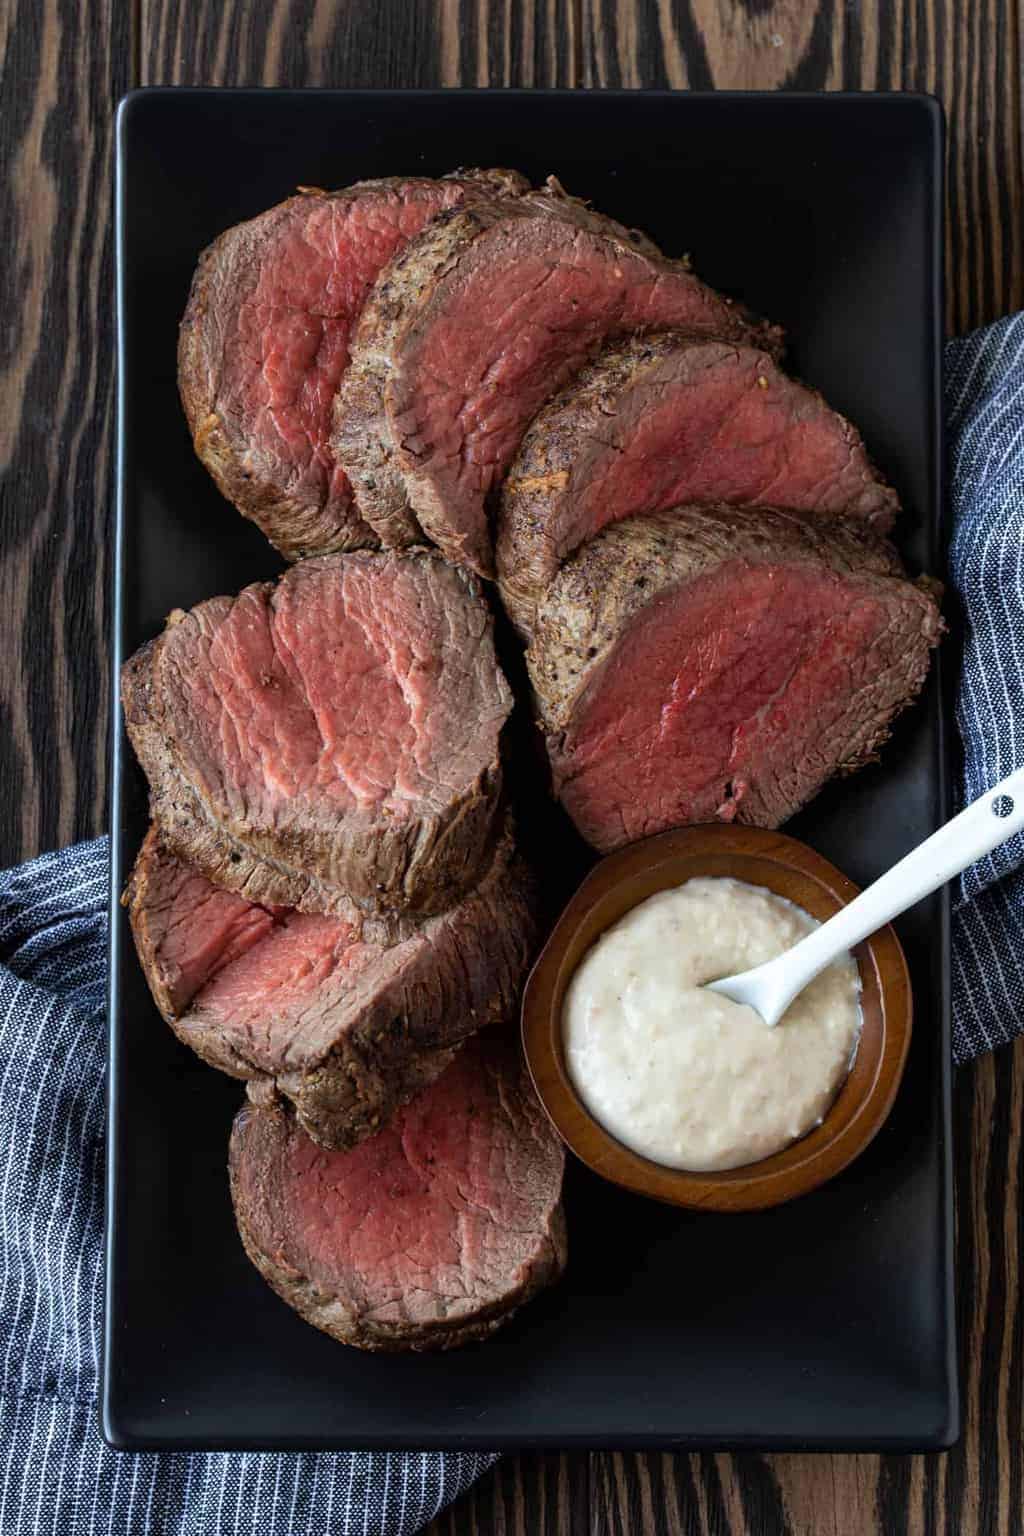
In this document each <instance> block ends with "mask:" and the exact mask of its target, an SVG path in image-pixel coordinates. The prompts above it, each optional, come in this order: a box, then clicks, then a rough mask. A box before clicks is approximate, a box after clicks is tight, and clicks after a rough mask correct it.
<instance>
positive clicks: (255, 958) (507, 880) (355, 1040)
mask: <svg viewBox="0 0 1024 1536" xmlns="http://www.w3.org/2000/svg"><path fill="white" fill-rule="evenodd" d="M531 898H532V892H531V888H530V883H529V880H528V878H527V874H526V871H525V868H524V866H523V864H522V862H521V860H520V859H519V858H518V857H517V856H516V854H515V850H514V843H513V838H512V835H511V831H510V830H507V831H506V833H505V834H504V836H503V837H502V839H501V840H500V842H499V844H498V846H497V849H496V851H495V856H494V859H493V861H492V864H491V868H490V869H489V871H488V872H487V874H486V875H485V877H484V879H483V880H482V882H481V883H480V885H479V886H478V887H477V889H476V890H475V891H473V892H472V894H471V895H469V896H467V897H466V898H465V899H464V900H463V901H462V902H460V903H459V905H458V906H456V907H454V908H452V909H451V911H449V912H446V913H444V914H443V915H441V916H440V917H434V918H430V919H428V920H427V921H426V922H425V923H423V924H422V925H420V926H418V927H414V926H412V925H409V926H408V927H407V928H406V929H405V931H404V932H403V933H401V934H400V935H398V936H394V937H392V936H389V935H386V934H384V933H382V932H381V930H380V928H379V925H376V924H375V923H374V921H373V920H372V919H370V920H361V918H360V916H359V915H358V914H355V913H353V914H352V916H351V917H350V918H349V919H347V920H345V919H338V918H334V917H315V916H306V915H303V914H301V913H298V912H295V911H291V910H289V909H287V908H280V907H279V908H275V909H273V910H271V911H268V910H267V909H265V908H263V907H260V906H256V905H253V904H252V903H249V902H245V901H243V900H242V899H241V898H240V897H238V896H235V895H232V894H231V893H229V892H227V891H222V890H219V889H218V888H217V887H215V886H213V885H211V884H210V883H209V882H208V881H207V880H205V879H204V878H203V876H202V875H200V874H198V873H197V872H196V871H195V870H193V869H191V868H189V866H188V865H186V864H184V863H182V861H181V860H179V859H177V858H175V857H174V855H173V854H171V853H170V852H168V850H167V849H166V848H165V847H164V846H163V845H162V843H161V840H160V838H159V835H158V834H157V833H156V831H155V830H151V831H150V834H149V836H148V837H147V838H146V841H145V842H144V844H143V846H142V849H141V850H140V853H139V857H138V859H137V861H136V865H135V870H134V872H133V874H132V879H131V882H130V884H129V888H128V892H127V897H126V900H127V904H128V908H129V913H130V917H131V923H132V930H133V933H134V935H135V942H136V948H137V950H138V954H139V960H140V962H141V964H142V968H143V970H144V972H145V974H146V978H147V980H148V982H149V985H150V989H151V991H152V993H153V997H154V999H155V1000H156V1003H157V1006H158V1007H159V1008H160V1010H161V1012H162V1013H163V1015H164V1017H165V1018H166V1019H167V1021H168V1023H169V1024H170V1025H171V1027H172V1028H173V1029H174V1031H175V1033H176V1034H177V1035H178V1037H179V1038H180V1039H181V1040H183V1041H184V1042H185V1044H186V1045H188V1046H190V1047H191V1049H192V1050H194V1051H195V1052H196V1053H197V1055H199V1056H201V1057H202V1058H203V1060H204V1061H206V1062H208V1063H209V1064H210V1065H211V1066H214V1067H219V1068H220V1070H221V1071H224V1072H229V1073H231V1074H232V1075H233V1076H235V1077H240V1078H243V1079H245V1080H246V1081H247V1082H248V1084H249V1088H250V1092H251V1094H252V1095H253V1096H254V1097H256V1098H258V1099H260V1100H263V1101H265V1100H267V1098H268V1097H270V1098H272V1097H273V1096H275V1095H276V1094H282V1095H284V1096H285V1097H286V1098H288V1099H290V1100H291V1102H292V1104H293V1105H294V1108H295V1111H296V1113H297V1115H298V1118H299V1121H300V1123H301V1124H302V1126H303V1127H304V1129H305V1131H306V1132H307V1134H308V1135H310V1136H312V1137H313V1138H314V1139H315V1140H316V1141H317V1142H319V1143H320V1144H321V1145H323V1146H328V1147H345V1146H351V1145H353V1144H354V1143H355V1142H357V1141H359V1140H361V1139H362V1138H363V1137H364V1136H369V1135H372V1134H373V1132H374V1131H375V1130H376V1129H378V1128H379V1126H380V1125H381V1124H382V1123H384V1122H385V1121H386V1120H387V1119H388V1117H389V1116H390V1115H391V1113H392V1112H393V1111H394V1109H395V1108H396V1107H397V1106H398V1105H399V1104H402V1103H404V1102H405V1101H406V1100H407V1099H408V1098H410V1097H411V1095H412V1094H413V1093H415V1092H417V1091H418V1090H419V1089H420V1088H421V1087H423V1086H424V1084H425V1083H427V1082H430V1081H431V1080H432V1079H433V1078H434V1077H436V1076H437V1075H438V1073H439V1072H441V1071H443V1070H444V1068H445V1067H446V1066H447V1065H448V1063H449V1061H450V1060H451V1058H452V1053H453V1051H454V1049H455V1048H456V1047H457V1046H458V1045H459V1044H460V1043H461V1042H462V1041H463V1040H464V1039H466V1038H467V1036H469V1035H470V1034H472V1033H473V1032H474V1031H476V1030H478V1029H481V1028H482V1027H483V1026H484V1025H487V1024H490V1023H494V1022H495V1021H496V1020H499V1019H503V1018H507V1017H508V1016H509V1015H510V1013H511V1012H512V1011H513V1010H514V1008H515V1006H516V1003H517V1000H518V993H519V987H520V985H521V983H522V981H523V979H524V977H525V974H526V968H527V966H528V964H529V961H530V958H531V954H532V951H533V947H534V943H535V938H536V929H535V923H534V919H533V917H532V914H531V905H532V899H531Z"/></svg>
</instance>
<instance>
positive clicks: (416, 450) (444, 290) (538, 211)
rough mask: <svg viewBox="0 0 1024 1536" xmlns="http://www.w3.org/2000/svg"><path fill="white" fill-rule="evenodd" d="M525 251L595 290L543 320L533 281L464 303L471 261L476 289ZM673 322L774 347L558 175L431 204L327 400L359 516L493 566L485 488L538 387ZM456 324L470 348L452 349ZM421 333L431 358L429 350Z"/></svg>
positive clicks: (372, 304)
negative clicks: (520, 187) (443, 205)
mask: <svg viewBox="0 0 1024 1536" xmlns="http://www.w3.org/2000/svg"><path fill="white" fill-rule="evenodd" d="M527 257H528V258H529V259H530V260H531V261H533V262H535V263H537V264H538V265H539V270H541V271H544V272H546V273H547V274H548V277H549V278H550V277H551V276H552V274H560V275H561V277H560V280H562V281H568V280H570V278H568V277H565V276H564V275H565V274H570V276H571V273H572V271H573V269H574V268H578V269H579V270H580V271H583V270H586V272H587V273H588V275H589V276H591V277H594V282H593V283H591V285H590V288H589V289H588V290H587V291H588V292H589V294H590V297H589V298H586V297H585V298H577V297H576V296H575V294H574V293H570V292H566V294H565V295H564V302H563V297H562V295H561V293H560V291H559V293H557V294H556V293H555V291H554V290H552V293H551V301H552V305H553V315H552V317H551V318H550V319H549V317H548V316H547V315H546V313H545V314H544V315H542V316H539V317H538V315H537V314H536V313H535V302H534V301H535V297H536V296H535V295H534V294H532V293H529V292H525V293H524V292H520V293H518V294H517V297H516V301H515V304H514V305H512V309H514V310H515V316H514V317H513V318H511V319H510V318H509V316H510V310H509V309H508V308H507V307H506V306H505V305H504V303H502V304H501V306H499V311H498V313H496V314H495V315H489V314H477V313H474V312H472V310H470V311H469V312H467V309H466V303H465V300H464V295H463V293H462V291H461V290H462V286H463V285H464V283H465V282H467V281H469V277H468V276H467V274H469V273H471V272H472V271H473V269H474V268H476V269H478V279H480V280H482V281H483V283H484V285H485V286H490V285H492V284H493V283H496V282H497V281H498V280H499V278H505V279H507V280H509V281H511V280H512V276H513V275H514V274H515V271H516V265H517V262H521V261H522V260H523V259H525V258H527ZM595 274H596V276H595ZM538 281H541V280H540V279H538ZM631 285H632V286H631ZM541 286H544V281H541ZM485 298H486V295H485ZM472 302H479V298H478V296H477V295H476V294H475V292H474V298H473V301H472ZM520 310H521V315H520ZM684 320H685V321H686V322H688V328H691V329H693V330H694V331H695V332H697V333H700V334H704V335H708V334H711V335H720V336H724V337H730V338H737V339H740V338H743V339H750V338H756V339H759V340H760V341H761V343H762V344H764V345H766V346H767V347H768V348H769V349H770V350H777V349H778V346H779V344H780V338H779V333H778V332H777V331H776V330H775V329H773V328H771V327H768V326H766V325H764V324H763V323H761V322H758V321H755V320H754V319H753V318H752V317H751V316H749V315H748V314H747V313H746V311H745V310H744V309H743V308H742V306H741V305H739V304H735V303H733V302H732V301H730V300H728V299H725V298H723V297H722V296H721V295H719V294H716V293H714V292H713V291H712V290H711V289H709V288H707V287H706V286H705V285H704V284H702V283H701V282H700V281H699V280H698V279H697V278H696V277H694V275H693V274H692V273H691V272H690V271H689V269H688V267H687V265H686V264H685V263H684V262H680V261H670V260H668V259H667V258H666V257H664V256H662V255H660V253H659V252H658V251H657V249H656V247H654V246H653V245H652V244H651V242H650V241H649V240H647V239H646V237H643V236H640V235H638V234H636V233H635V232H634V231H630V230H626V229H625V228H623V226H622V225H620V224H616V223H615V222H614V221H613V220H611V219H607V218H605V217H603V216H602V215H600V214H598V213H595V212H594V211H593V210H591V209H590V208H588V207H586V206H585V205H584V204H583V203H581V202H579V201H578V200H577V199H575V198H570V197H567V196H566V195H565V194H564V193H563V192H562V191H561V189H560V188H558V187H557V186H553V187H550V188H549V190H547V191H545V192H531V193H528V194H526V195H525V196H523V197H521V198H517V199H515V200H514V201H513V200H509V199H498V200H494V201H487V200H486V199H481V200H480V201H478V202H474V203H473V204H472V205H470V206H466V207H463V208H457V209H452V210H448V211H446V212H444V213H442V214H440V215H439V216H438V217H437V218H436V219H434V220H433V221H432V222H431V224H430V225H428V226H427V227H426V228H425V229H424V230H423V232H422V233H421V234H420V235H418V236H417V237H416V238H415V239H414V240H411V241H410V242H409V244H408V245H407V246H406V247H405V248H404V250H403V251H402V252H401V253H399V255H398V256H397V257H396V258H395V259H394V260H393V261H392V262H391V264H390V265H389V266H388V267H387V268H386V269H385V270H384V271H383V272H382V273H381V276H380V278H379V279H378V282H377V284H376V287H375V288H374V290H373V293H372V294H371V296H370V297H369V299H368V300H367V303H366V306H365V308H364V310H363V314H362V318H361V320H360V322H359V326H358V328H357V331H356V334H355V337H354V339H353V345H352V361H351V364H350V366H349V368H348V370H347V372H346V374H345V377H344V379H343V380H342V383H341V387H340V389H339V392H338V396H337V399H336V401H335V434H334V438H333V447H334V452H335V456H336V458H337V461H338V463H339V464H341V465H343V466H344V468H345V470H346V472H347V473H348V476H349V478H350V480H351V481H352V484H353V485H354V487H355V489H356V496H357V499H358V502H359V507H360V510H361V512H362V514H363V516H364V517H365V518H366V520H367V521H368V522H369V523H370V524H371V525H372V526H373V528H374V529H375V530H376V532H377V533H378V534H379V535H380V537H381V539H382V541H383V542H384V543H385V544H387V545H390V546H393V547H397V546H400V545H403V544H409V543H417V542H419V541H420V540H421V538H422V537H423V535H424V534H425V535H426V536H427V537H428V538H430V539H432V540H433V541H434V542H435V543H436V544H438V545H439V547H440V548H441V549H442V550H443V551H444V552H445V554H446V555H447V556H448V557H449V559H452V560H454V561H456V562H458V563H462V564H466V565H469V566H470V567H471V568H472V569H474V570H476V571H478V572H480V573H481V574H483V575H490V574H492V570H493V561H492V551H491V541H490V534H489V530H488V527H487V518H486V501H487V497H488V495H489V493H490V491H491V490H492V489H493V488H494V487H495V486H496V484H497V482H498V480H499V479H500V476H501V473H502V472H503V470H504V468H505V466H506V465H507V463H508V460H509V458H510V457H511V455H512V453H514V451H515V448H516V446H517V445H518V440H519V437H520V436H521V434H522V431H523V430H525V427H526V425H527V423H528V421H529V420H530V418H531V417H532V416H533V415H534V413H535V411H536V410H537V408H538V407H539V406H540V405H541V404H542V402H543V400H544V399H545V398H547V397H548V396H549V395H550V394H551V393H552V392H554V391H555V390H557V389H558V388H560V387H561V386H562V385H563V384H564V383H565V382H566V381H567V380H568V379H569V378H570V377H571V376H572V374H573V373H574V372H575V371H576V370H577V369H578V368H579V367H580V366H581V365H582V363H583V362H584V361H585V359H586V356H587V355H588V353H590V352H593V351H594V350H595V348H597V347H599V346H600V345H601V343H602V342H603V341H604V340H605V339H606V338H607V337H608V336H613V335H622V334H624V333H629V332H631V331H634V330H637V329H641V328H645V327H652V326H666V325H671V324H683V323H684ZM456 322H457V323H456ZM517 326H518V327H519V329H518V331H517V330H516V327H517ZM510 327H511V329H510ZM456 331H457V332H458V336H459V346H460V347H462V348H463V349H464V350H465V351H466V352H467V353H468V360H466V359H462V358H460V357H458V356H456V355H455V353H454V352H453V347H454V341H453V340H452V337H454V334H455V332H456ZM449 333H451V336H450V335H449ZM545 338H546V339H545ZM552 338H554V340H552ZM431 344H435V345H437V346H438V347H439V348H440V350H441V354H442V356H441V361H440V362H438V364H437V366H436V368H431V367H430V365H429V362H425V361H424V359H425V358H426V355H427V350H428V348H429V346H430V345H431ZM488 348H490V349H491V350H490V351H488ZM521 352H522V353H527V352H528V353H529V357H528V359H526V361H525V362H524V357H523V356H520V355H519V354H520V353H521ZM549 353H550V357H549V355H548V354H549ZM492 354H493V355H492ZM456 363H457V364H459V365H460V366H459V368H458V370H457V371H456V370H454V369H453V367H452V365H453V364H456ZM510 364H514V367H513V368H512V369H511V373H510ZM524 368H525V372H524ZM510 378H511V382H509V379H510ZM467 381H468V382H467ZM467 391H468V393H467Z"/></svg>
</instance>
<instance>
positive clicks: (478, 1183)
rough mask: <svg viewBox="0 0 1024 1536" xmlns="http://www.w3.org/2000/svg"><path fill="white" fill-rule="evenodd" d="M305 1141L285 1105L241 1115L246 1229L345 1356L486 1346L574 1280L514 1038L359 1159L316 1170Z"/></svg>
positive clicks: (238, 1147)
mask: <svg viewBox="0 0 1024 1536" xmlns="http://www.w3.org/2000/svg"><path fill="white" fill-rule="evenodd" d="M469 1100H471V1101H472V1102H467V1101H469ZM446 1127H451V1128H452V1134H451V1135H450V1138H446V1136H445V1128H446ZM303 1142H304V1138H303V1133H302V1131H301V1130H300V1129H299V1127H298V1126H297V1124H296V1123H295V1120H294V1118H293V1117H292V1116H291V1115H290V1114H289V1112H288V1110H287V1109H286V1108H285V1107H284V1106H282V1105H280V1104H274V1105H269V1106H267V1107H259V1108H256V1107H253V1106H252V1105H249V1106H246V1107H245V1108H243V1109H242V1110H241V1111H240V1112H239V1114H238V1116H237V1118H236V1120H235V1125H234V1129H233V1131H232V1136H231V1149H230V1157H229V1168H230V1174H231V1194H232V1200H233V1202H234V1208H235V1219H236V1221H237V1223H238V1229H239V1232H240V1234H241V1237H242V1242H243V1244H244V1246H245V1251H246V1253H247V1254H248V1255H249V1258H250V1259H251V1260H252V1262H253V1264H254V1265H255V1266H256V1268H257V1269H258V1270H259V1272H260V1273H261V1274H262V1275H263V1277H264V1279H265V1280H266V1281H267V1283H268V1284H269V1285H270V1286H271V1287H272V1288H273V1290H275V1291H276V1292H277V1294H278V1295H279V1296H280V1297H281V1298H282V1300H283V1301H285V1302H287V1303H288V1305H289V1306H291V1307H293V1308H294V1309H295V1310H296V1311H297V1312H298V1313H299V1314H300V1315H301V1316H302V1317H304V1318H305V1319H306V1321H307V1322H309V1323H312V1324H313V1326H314V1327H316V1328H320V1329H322V1330H323V1331H324V1332H325V1333H329V1334H331V1335H332V1336H333V1337H334V1338H336V1339H339V1340H340V1341H341V1342H342V1343H344V1344H351V1345H355V1346H356V1347H357V1348H360V1349H372V1350H389V1351H391V1350H416V1351H418V1350H439V1349H453V1348H456V1347H458V1346H460V1345H462V1344H467V1343H471V1342H472V1341H474V1340H476V1339H483V1338H486V1337H487V1336H488V1335H489V1334H491V1333H493V1332H494V1331H495V1329H496V1328H498V1327H500V1325H501V1324H502V1323H503V1322H505V1321H507V1320H508V1318H510V1317H511V1316H512V1315H513V1313H515V1312H516V1311H518V1309H519V1308H520V1307H521V1306H523V1304H524V1303H525V1302H527V1301H528V1300H529V1299H530V1298H531V1297H532V1296H534V1295H535V1294H536V1293H537V1292H538V1291H540V1290H541V1289H542V1288H543V1287H545V1286H547V1285H550V1284H552V1283H553V1282H554V1281H555V1280H557V1279H558V1277H559V1276H560V1275H561V1273H562V1271H563V1269H564V1267H565V1260H566V1233H565V1219H564V1216H563V1213H562V1206H561V1199H560V1195H561V1184H562V1173H563V1169H564V1152H563V1149H562V1145H561V1142H560V1141H559V1139H558V1137H557V1135H556V1134H555V1132H554V1131H553V1130H552V1128H551V1126H550V1123H549V1122H548V1120H547V1118H546V1116H545V1115H544V1112H543V1110H542V1109H541V1107H540V1104H539V1103H538V1102H537V1099H536V1096H535V1094H534V1092H533V1087H532V1085H531V1083H530V1081H529V1077H528V1075H527V1073H526V1069H525V1065H524V1064H523V1062H522V1059H521V1054H520V1052H519V1050H518V1045H517V1042H516V1041H515V1039H514V1038H506V1039H498V1040H494V1039H486V1040H481V1041H474V1042H473V1043H471V1044H470V1045H468V1046H467V1047H466V1048H465V1050H463V1051H462V1052H460V1053H459V1056H458V1057H457V1058H456V1060H455V1062H454V1063H453V1064H452V1066H451V1068H450V1069H449V1070H448V1071H447V1072H446V1073H444V1074H443V1075H442V1076H441V1077H440V1079H439V1080H438V1081H437V1082H435V1083H434V1084H433V1085H432V1086H430V1087H428V1088H427V1089H426V1090H425V1091H424V1092H423V1093H421V1094H419V1095H418V1096H417V1097H416V1098H415V1099H414V1100H413V1101H412V1103H411V1104H410V1105H409V1106H408V1107H407V1108H405V1109H403V1110H400V1111H399V1113H398V1115H397V1116H396V1118H395V1120H394V1121H393V1122H392V1124H391V1125H390V1126H389V1127H387V1128H386V1129H385V1130H384V1131H382V1132H381V1134H380V1136H378V1137H374V1138H372V1139H371V1140H369V1141H366V1142H363V1143H362V1145H361V1146H359V1147H358V1148H356V1149H355V1150H354V1151H352V1152H348V1153H343V1154H320V1155H319V1156H318V1157H315V1158H314V1157H313V1156H312V1155H311V1153H310V1149H309V1147H308V1145H304V1144H303ZM304 1201H305V1204H304V1203H303V1202H304ZM307 1210H315V1211H316V1212H317V1213H318V1215H317V1219H316V1223H315V1227H316V1230H314V1229H313V1227H312V1226H311V1225H310V1224H309V1223H307V1221H306V1220H305V1219H304V1216H305V1212H306V1211H307ZM405 1245H409V1246H408V1247H406V1246H405Z"/></svg>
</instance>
